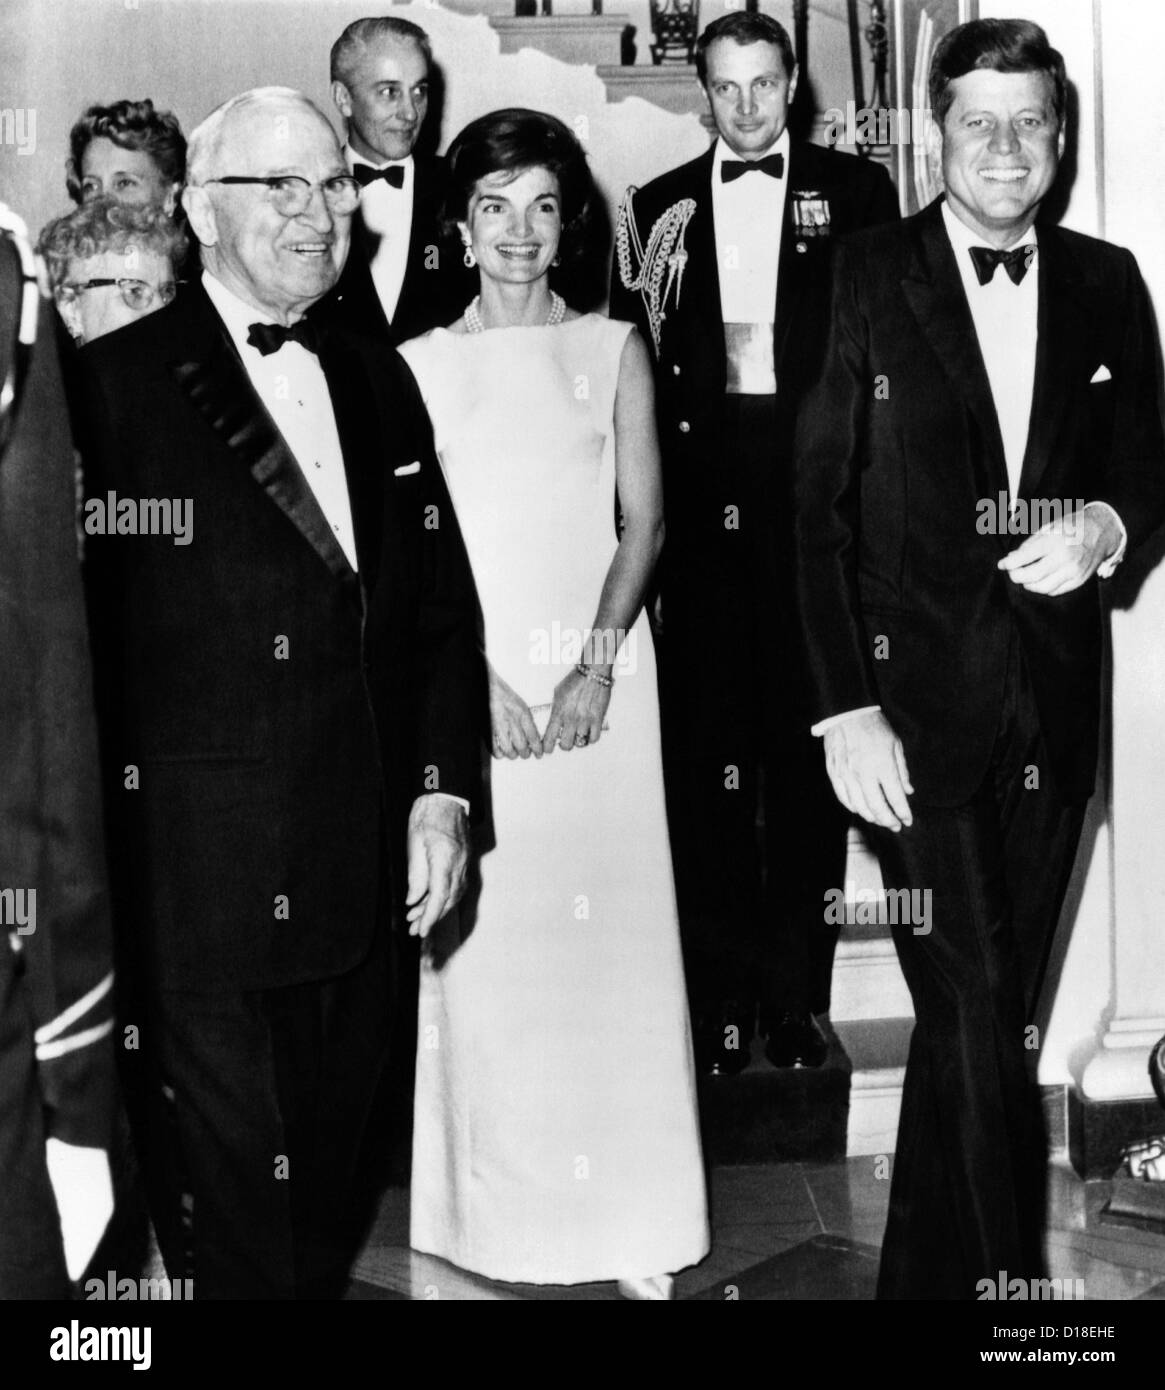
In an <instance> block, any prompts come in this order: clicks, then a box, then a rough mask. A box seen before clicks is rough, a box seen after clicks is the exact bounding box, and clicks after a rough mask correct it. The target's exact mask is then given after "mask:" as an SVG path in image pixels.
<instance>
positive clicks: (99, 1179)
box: [45, 1139, 113, 1282]
mask: <svg viewBox="0 0 1165 1390" xmlns="http://www.w3.org/2000/svg"><path fill="white" fill-rule="evenodd" d="M45 1163H46V1166H47V1167H48V1170H49V1182H51V1183H52V1185H53V1195H54V1196H55V1197H56V1199H57V1213H58V1215H59V1216H60V1218H61V1237H62V1239H63V1241H64V1245H65V1267H66V1268H67V1269H68V1271H69V1278H70V1279H72V1280H73V1281H74V1282H75V1281H76V1280H78V1279H80V1277H81V1275H82V1274H84V1273H85V1269H86V1267H87V1265H88V1264H89V1261H90V1260H91V1259H92V1258H93V1255H94V1252H95V1251H96V1249H97V1247H98V1245H99V1244H100V1243H101V1237H102V1236H103V1235H104V1234H105V1228H106V1226H108V1225H109V1218H110V1217H111V1216H112V1215H113V1175H112V1174H111V1173H110V1171H109V1154H108V1153H107V1152H106V1151H105V1150H104V1149H85V1148H81V1147H80V1146H79V1145H77V1144H65V1143H63V1142H62V1141H61V1140H60V1139H46V1140H45Z"/></svg>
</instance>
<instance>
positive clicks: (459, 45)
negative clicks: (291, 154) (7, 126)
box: [0, 0, 708, 234]
mask: <svg viewBox="0 0 1165 1390" xmlns="http://www.w3.org/2000/svg"><path fill="white" fill-rule="evenodd" d="M390 8H391V10H392V13H393V14H399V15H401V16H403V17H405V18H409V19H413V20H414V21H416V22H417V23H419V24H421V25H422V26H423V27H424V28H425V29H426V30H427V31H428V32H429V34H430V36H431V38H432V41H433V48H434V52H435V54H436V57H437V59H438V61H439V62H440V64H441V65H442V67H443V69H444V71H445V75H446V82H447V88H448V96H447V102H446V107H445V119H444V124H443V138H442V142H441V143H442V145H445V144H447V143H448V141H449V140H450V139H451V138H452V136H453V135H455V134H456V133H457V131H458V130H460V129H461V127H462V126H463V125H465V124H466V122H468V121H470V120H472V119H473V118H474V117H475V116H479V115H482V114H483V113H484V112H486V111H491V110H494V109H496V108H497V107H499V106H507V105H521V106H533V107H539V108H541V109H543V110H547V111H551V112H553V113H554V114H555V115H557V116H560V117H562V118H563V119H564V120H566V121H567V122H568V123H569V124H571V125H572V126H573V127H575V128H576V129H578V130H579V132H580V134H582V135H584V136H585V137H586V144H587V148H588V152H589V154H590V156H591V164H592V167H593V169H594V170H595V172H596V175H597V176H598V178H599V180H600V183H601V184H602V186H603V188H604V191H605V192H606V193H607V194H608V196H609V197H610V198H611V200H612V201H617V200H618V198H619V197H621V195H622V193H623V190H624V188H625V187H626V185H627V184H628V183H632V182H634V183H644V182H645V181H646V180H647V179H649V178H652V177H654V176H655V175H656V174H657V173H660V172H662V171H663V170H664V169H666V168H669V167H670V166H672V165H673V164H677V163H680V162H682V161H683V160H685V159H690V158H692V157H693V156H694V155H696V154H698V153H699V152H700V151H701V150H703V149H705V148H706V147H707V143H708V137H707V135H706V133H705V132H704V130H703V129H702V127H701V126H700V124H699V122H698V121H697V120H696V119H695V118H694V117H678V116H673V115H670V114H668V113H666V112H664V111H661V110H660V109H659V108H657V107H655V106H653V105H650V104H648V103H647V102H642V101H639V100H637V99H634V98H633V99H631V100H628V101H624V102H618V103H615V104H613V105H610V106H608V105H607V101H606V91H605V88H604V87H603V84H602V83H601V82H600V81H599V79H598V78H597V77H596V76H595V75H594V72H593V69H588V68H578V67H569V66H566V65H564V64H562V63H558V62H555V61H554V60H553V59H550V58H547V57H545V56H544V55H542V54H540V53H536V52H534V51H532V50H524V51H523V52H521V53H518V54H515V55H512V56H508V57H500V56H499V53H498V42H497V37H496V35H495V34H494V32H493V31H492V30H491V29H490V27H489V24H488V21H487V19H486V17H485V16H484V15H483V14H477V15H466V14H457V13H454V12H453V11H451V10H448V9H443V8H441V7H439V6H437V5H434V4H429V3H418V4H413V5H399V6H397V5H392V6H390V5H388V4H380V5H377V4H376V3H375V0H373V2H372V3H370V0H355V2H354V0H52V4H51V5H50V4H47V3H46V0H3V2H2V3H0V110H2V109H3V108H21V109H22V110H31V111H33V112H35V115H36V146H35V152H34V153H32V154H30V155H21V154H19V153H18V152H17V150H16V149H15V148H14V147H13V146H11V145H5V144H3V143H0V199H2V200H3V201H5V202H7V203H9V204H11V205H12V206H13V207H14V208H15V209H16V210H17V211H18V212H19V213H20V214H21V215H22V216H23V217H24V219H25V220H26V222H28V224H29V226H30V228H31V229H32V230H33V232H34V234H35V232H36V231H37V230H38V229H39V228H40V227H41V226H42V225H43V224H44V222H45V221H47V220H48V218H50V217H52V216H55V215H56V214H58V213H60V212H63V211H66V210H67V209H68V207H69V202H68V195H67V194H66V192H65V183H64V163H65V156H66V153H67V148H68V136H69V129H70V127H71V126H72V124H73V122H74V121H75V120H76V119H77V117H78V116H79V115H80V113H81V111H82V110H83V109H84V108H85V107H86V106H88V105H89V104H91V103H93V102H109V101H114V100H117V99H118V98H121V97H134V98H141V97H147V96H148V97H151V98H152V99H153V100H154V102H155V104H156V105H158V106H161V107H163V108H166V107H168V108H170V109H172V110H173V111H174V112H175V113H176V114H177V115H178V118H179V119H180V121H181V122H182V127H183V129H184V130H186V131H189V130H191V129H192V128H193V127H194V126H195V125H196V124H197V123H198V122H199V121H200V120H201V119H202V117H203V116H205V115H206V113H207V112H208V111H210V110H211V109H212V108H213V107H214V106H216V105H217V104H218V103H219V102H220V101H223V100H225V98H227V97H228V96H231V95H233V94H235V93H237V92H241V91H244V90H246V89H247V88H248V87H254V86H260V85H265V84H268V83H280V84H285V85H287V86H291V87H297V88H299V89H301V90H303V91H305V92H306V93H307V94H308V95H309V96H311V97H312V98H313V99H314V100H315V101H316V102H317V103H318V104H319V105H320V107H321V109H323V110H324V111H325V112H327V114H328V115H329V116H333V117H334V109H333V107H332V105H331V99H330V97H329V94H328V51H329V49H330V47H331V45H332V42H333V41H334V40H335V38H336V37H337V36H338V35H339V34H340V32H341V31H342V30H343V29H344V27H345V26H346V25H348V24H350V23H351V22H352V20H354V19H358V18H360V17H361V16H362V15H365V14H368V13H376V12H378V11H380V12H383V11H385V10H388V9H390ZM608 8H610V9H614V8H615V5H614V4H610V5H609V6H608ZM511 9H512V7H511ZM335 120H336V124H337V127H339V120H338V117H335Z"/></svg>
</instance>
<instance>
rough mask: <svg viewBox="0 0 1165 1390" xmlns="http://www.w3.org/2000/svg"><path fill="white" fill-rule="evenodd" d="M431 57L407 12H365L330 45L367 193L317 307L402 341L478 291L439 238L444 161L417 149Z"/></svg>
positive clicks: (336, 96) (350, 149)
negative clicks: (347, 250) (331, 284)
mask: <svg viewBox="0 0 1165 1390" xmlns="http://www.w3.org/2000/svg"><path fill="white" fill-rule="evenodd" d="M432 66H433V53H432V49H431V47H430V45H429V36H428V35H427V34H426V33H425V31H424V30H423V29H422V28H421V27H420V26H419V25H417V24H413V23H411V22H410V21H409V20H407V19H396V18H393V17H391V16H388V17H385V18H378V19H358V20H356V21H355V23H353V24H350V25H349V26H348V27H347V29H345V30H344V32H343V33H342V34H341V35H340V37H339V38H338V39H337V40H336V42H335V44H334V45H333V46H332V58H331V77H332V100H333V101H334V102H335V103H336V108H337V110H338V111H339V112H340V114H341V116H343V117H344V120H345V121H346V122H347V128H348V141H347V144H346V145H345V147H344V157H345V159H346V160H347V162H348V167H349V168H350V169H351V171H352V173H353V174H354V175H355V177H356V178H358V179H359V180H360V186H361V194H360V208H359V211H358V212H357V213H356V215H355V217H354V218H353V222H352V252H351V255H350V256H349V257H348V263H347V265H346V266H345V267H344V271H343V274H342V275H341V277H340V281H339V284H338V285H337V286H336V290H335V293H334V295H331V296H329V297H328V299H327V300H326V301H325V302H324V303H323V304H322V305H321V306H320V310H319V312H320V313H323V312H328V311H334V312H336V313H338V314H339V316H340V318H341V320H342V321H343V322H345V323H347V324H349V325H350V326H351V327H353V328H359V329H360V330H361V331H363V332H366V333H370V334H372V335H373V336H375V337H383V336H384V335H385V334H386V333H387V334H389V335H390V336H391V339H392V341H393V342H394V343H403V342H404V341H405V340H406V339H408V338H413V337H415V336H416V335H417V334H418V333H424V332H425V331H426V330H427V329H430V328H435V327H438V326H440V325H444V324H448V323H452V322H453V321H454V319H457V318H459V317H460V315H461V311H462V310H463V309H464V308H465V306H466V304H468V303H469V301H470V300H471V299H472V298H473V296H474V294H475V293H476V291H477V281H476V279H475V278H474V277H473V276H472V275H471V274H470V272H469V271H468V270H467V269H466V267H465V266H463V265H462V262H461V257H460V255H459V254H458V253H457V252H456V251H453V250H451V249H449V248H448V247H447V246H446V245H445V244H444V243H443V242H442V240H441V233H440V214H441V204H442V201H443V199H444V196H445V182H446V178H445V161H444V160H443V159H440V158H438V157H437V156H435V155H431V154H423V153H419V152H418V151H417V149H416V145H417V141H418V139H419V137H420V135H421V131H422V127H423V126H424V123H425V117H426V115H427V114H428V110H429V93H430V86H431V70H432Z"/></svg>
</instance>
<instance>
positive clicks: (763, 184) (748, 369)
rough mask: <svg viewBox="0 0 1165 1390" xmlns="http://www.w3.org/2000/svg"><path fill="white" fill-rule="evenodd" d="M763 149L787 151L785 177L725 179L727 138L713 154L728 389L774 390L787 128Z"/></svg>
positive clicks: (729, 157)
mask: <svg viewBox="0 0 1165 1390" xmlns="http://www.w3.org/2000/svg"><path fill="white" fill-rule="evenodd" d="M764 154H765V155H766V156H767V155H770V154H780V155H782V156H783V157H784V160H785V169H784V173H783V174H782V175H781V177H780V178H773V177H772V176H771V175H770V174H762V173H747V174H744V175H742V176H741V177H740V178H737V179H733V180H732V182H731V183H724V182H723V181H722V179H721V176H720V169H721V166H722V165H723V163H724V161H725V160H726V159H727V160H729V161H730V162H731V161H734V160H737V159H738V156H736V155H734V154H733V152H732V151H731V150H730V149H729V148H728V146H727V145H726V144H725V143H724V141H723V140H722V139H718V140H717V141H716V149H715V153H714V154H713V156H712V218H713V224H714V226H715V229H716V269H717V274H718V276H719V280H720V311H721V317H722V318H723V320H724V326H725V327H724V333H725V346H726V350H727V353H728V359H729V390H732V391H737V392H739V393H741V394H745V395H775V394H776V390H777V379H776V369H775V365H774V363H773V316H774V314H775V312H776V304H777V268H778V266H779V265H780V260H781V236H782V234H783V231H784V225H785V190H786V189H787V187H788V183H789V132H788V130H787V129H786V130H783V131H782V132H781V134H780V135H779V136H778V138H777V140H776V141H775V143H774V144H772V145H771V146H770V147H769V148H768V149H767V150H765V152H764ZM763 157H764V156H762V158H763ZM734 377H735V378H737V379H736V380H735V381H734Z"/></svg>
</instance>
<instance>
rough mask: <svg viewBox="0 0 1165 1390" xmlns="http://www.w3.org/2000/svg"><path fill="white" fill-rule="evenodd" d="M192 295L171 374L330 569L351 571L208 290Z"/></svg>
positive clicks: (348, 573) (336, 572)
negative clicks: (188, 324)
mask: <svg viewBox="0 0 1165 1390" xmlns="http://www.w3.org/2000/svg"><path fill="white" fill-rule="evenodd" d="M189 298H190V300H191V301H193V303H192V312H193V313H194V315H195V320H196V321H195V325H194V327H195V332H194V334H193V335H192V338H191V340H190V343H189V350H188V352H187V353H185V354H183V355H182V356H180V357H178V358H177V359H175V360H174V361H172V362H171V363H170V364H169V365H170V371H171V372H172V374H173V376H174V379H175V381H176V382H177V383H178V385H179V387H180V388H181V389H182V390H183V391H184V392H185V393H186V395H187V396H188V398H189V399H190V402H191V404H192V405H193V406H194V408H195V409H196V410H197V411H198V413H199V414H200V415H201V416H202V418H203V419H204V420H205V421H206V422H207V424H208V425H209V426H210V427H211V429H212V430H214V432H215V433H216V434H217V435H218V436H219V438H220V439H221V440H222V441H223V443H224V444H225V445H226V447H227V448H228V449H229V450H230V452H231V453H232V454H233V455H234V456H235V457H236V458H237V459H238V461H239V463H240V464H241V465H242V466H244V467H246V468H247V469H249V470H250V473H251V476H252V477H253V478H254V479H255V481H256V482H257V483H258V484H259V486H260V487H262V488H263V490H264V492H266V494H267V496H268V497H269V498H270V499H271V501H272V502H273V503H274V504H275V505H276V506H277V507H278V508H279V509H280V511H282V512H283V513H284V515H285V516H286V517H287V519H288V520H289V521H290V522H291V524H292V525H293V526H294V527H295V528H296V529H297V530H298V531H299V532H300V534H301V535H302V536H303V538H304V539H305V540H306V541H307V542H308V544H309V545H310V546H311V547H312V549H313V550H315V551H316V553H317V554H318V555H319V557H320V559H321V560H323V562H324V564H325V565H327V567H328V569H329V570H330V571H331V572H332V574H334V575H335V576H336V578H337V579H343V578H351V577H352V567H351V565H349V563H348V559H347V556H346V555H345V554H344V552H343V550H342V549H341V547H340V544H339V542H338V541H337V540H336V538H335V536H334V534H333V533H332V529H331V527H330V526H329V525H328V523H327V520H326V518H325V517H324V514H323V512H322V511H321V510H320V505H319V503H318V502H317V501H316V499H315V494H314V493H313V492H312V490H311V488H310V486H309V485H308V482H307V479H306V478H305V477H304V476H303V471H302V469H301V468H300V467H299V464H298V463H297V462H296V461H295V458H294V456H293V455H292V453H291V450H290V449H289V448H288V447H287V443H286V441H285V440H284V438H283V436H282V435H281V434H280V433H279V430H278V429H277V428H276V425H275V422H274V420H272V418H271V416H270V415H269V414H268V412H267V410H266V409H265V408H264V406H263V404H262V402H261V401H260V400H259V397H258V395H257V394H256V392H255V389H254V387H253V386H252V385H251V380H250V378H249V377H248V376H247V373H246V369H245V368H244V367H243V364H242V362H241V361H240V360H239V357H238V354H237V353H236V352H235V348H234V344H233V342H232V341H231V338H230V335H229V334H228V333H227V331H226V329H225V328H224V327H223V325H222V323H221V321H220V320H219V317H218V315H217V314H216V313H215V312H214V309H213V308H212V306H211V304H210V301H209V299H208V298H207V297H206V293H205V291H204V290H203V289H202V287H201V286H200V285H199V286H196V287H194V288H193V290H192V292H191V294H190V297H189ZM342 440H343V435H342V434H341V441H342ZM353 510H355V506H354V504H353Z"/></svg>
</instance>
